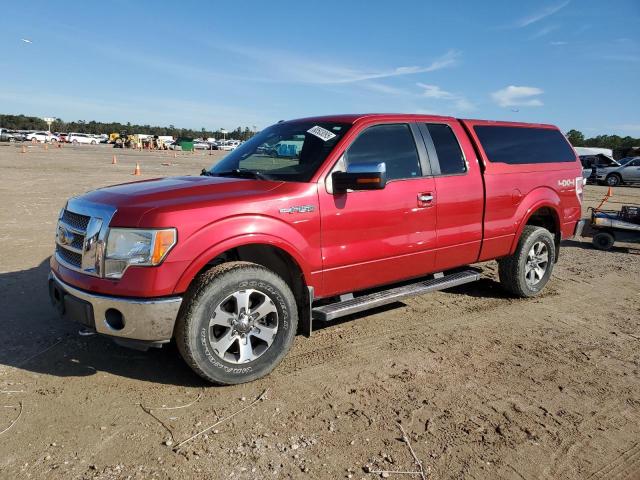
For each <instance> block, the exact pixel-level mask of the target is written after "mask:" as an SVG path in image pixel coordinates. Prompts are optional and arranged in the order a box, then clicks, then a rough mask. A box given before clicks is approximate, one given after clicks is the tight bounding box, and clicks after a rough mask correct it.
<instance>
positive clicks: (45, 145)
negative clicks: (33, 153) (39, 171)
mask: <svg viewBox="0 0 640 480" xmlns="http://www.w3.org/2000/svg"><path fill="white" fill-rule="evenodd" d="M44 151H45V152H47V151H49V145H47V144H46V143H45V144H44Z"/></svg>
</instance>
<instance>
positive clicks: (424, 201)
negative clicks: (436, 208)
mask: <svg viewBox="0 0 640 480" xmlns="http://www.w3.org/2000/svg"><path fill="white" fill-rule="evenodd" d="M432 205H433V194H432V193H431V192H425V193H419V194H418V206H419V207H430V206H432Z"/></svg>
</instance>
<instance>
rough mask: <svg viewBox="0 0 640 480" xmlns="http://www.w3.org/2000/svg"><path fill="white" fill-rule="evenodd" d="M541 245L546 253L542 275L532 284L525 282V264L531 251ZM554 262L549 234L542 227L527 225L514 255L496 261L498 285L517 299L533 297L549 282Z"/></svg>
mask: <svg viewBox="0 0 640 480" xmlns="http://www.w3.org/2000/svg"><path fill="white" fill-rule="evenodd" d="M541 245H542V246H544V250H545V251H546V255H547V262H546V265H545V266H544V274H543V275H541V276H540V278H539V280H538V281H537V282H536V283H534V284H532V283H531V282H529V281H528V280H527V273H526V271H527V268H528V266H527V264H528V261H529V259H530V254H531V252H532V249H534V248H535V247H536V246H541ZM555 260H556V249H555V241H554V238H553V235H552V234H551V232H549V230H547V229H546V228H543V227H537V226H535V225H527V226H526V227H524V230H523V231H522V235H521V236H520V239H519V240H518V246H517V247H516V251H515V252H514V254H513V255H511V256H509V257H505V258H502V259H500V260H498V273H499V275H500V283H501V284H502V287H503V288H504V289H506V290H507V291H508V292H510V293H512V294H513V295H515V296H517V297H521V298H526V297H535V296H536V295H538V294H539V293H540V292H541V291H542V289H543V288H544V286H545V285H546V284H547V282H548V281H549V278H550V277H551V272H552V271H553V265H554V264H555Z"/></svg>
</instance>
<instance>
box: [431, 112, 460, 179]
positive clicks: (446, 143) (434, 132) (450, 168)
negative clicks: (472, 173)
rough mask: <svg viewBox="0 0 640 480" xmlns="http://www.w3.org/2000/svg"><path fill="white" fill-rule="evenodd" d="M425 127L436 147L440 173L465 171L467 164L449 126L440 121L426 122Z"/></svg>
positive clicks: (448, 173)
mask: <svg viewBox="0 0 640 480" xmlns="http://www.w3.org/2000/svg"><path fill="white" fill-rule="evenodd" d="M427 129H428V130H429V134H430V135H431V139H432V140H433V144H434V146H435V148H436V154H437V155H438V162H439V163H440V174H441V175H453V174H456V173H465V172H466V171H467V164H466V162H465V160H464V155H463V154H462V150H461V149H460V144H459V143H458V139H457V138H456V135H455V133H453V130H451V127H450V126H449V125H444V124H442V123H428V124H427Z"/></svg>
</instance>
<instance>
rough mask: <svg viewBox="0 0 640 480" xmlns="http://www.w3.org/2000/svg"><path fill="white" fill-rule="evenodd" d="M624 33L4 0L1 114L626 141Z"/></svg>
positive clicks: (580, 25) (520, 19)
mask: <svg viewBox="0 0 640 480" xmlns="http://www.w3.org/2000/svg"><path fill="white" fill-rule="evenodd" d="M638 25H640V1H638V0H627V1H624V0H617V1H612V2H603V1H601V0H588V1H579V0H550V1H541V2H524V1H522V2H512V1H495V2H491V1H486V2H471V1H469V2H462V1H460V2H428V1H400V0H393V1H389V0H387V1H352V2H349V1H341V2H340V1H322V2H319V1H305V2H302V1H295V2H294V1H273V2H265V1H260V2H258V1H255V2H254V1H250V0H245V1H244V2H224V3H223V2H220V3H218V2H215V3H214V2H204V1H203V2H193V1H182V2H180V3H178V4H174V3H173V2H162V1H156V2H151V1H149V2H137V3H136V4H135V5H134V3H133V2H126V1H111V2H107V1H101V2H65V1H60V2H48V1H25V2H17V1H14V2H6V3H5V4H4V5H3V8H2V15H1V16H0V113H25V114H29V115H37V116H47V115H52V116H56V117H61V118H63V119H65V120H78V119H83V120H91V119H95V120H102V121H121V122H126V121H131V122H133V123H148V124H153V125H169V124H173V125H176V126H181V127H192V128H201V127H205V128H207V129H209V128H220V127H224V128H235V127H237V126H243V127H244V126H250V127H251V126H253V125H256V126H257V127H258V128H262V127H264V126H267V125H269V124H271V123H274V122H276V121H278V120H280V119H289V118H295V117H300V116H309V115H316V114H327V113H352V112H411V113H436V114H444V115H454V116H459V117H471V118H490V119H498V120H518V121H531V122H545V123H554V124H557V125H559V126H560V127H561V128H562V129H563V130H567V129H569V128H577V129H579V130H582V131H583V132H584V133H585V135H587V136H592V135H596V134H601V133H617V134H621V135H633V136H636V137H640V31H639V30H638ZM22 39H26V40H29V41H30V42H32V43H27V42H25V41H23V40H22Z"/></svg>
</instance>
